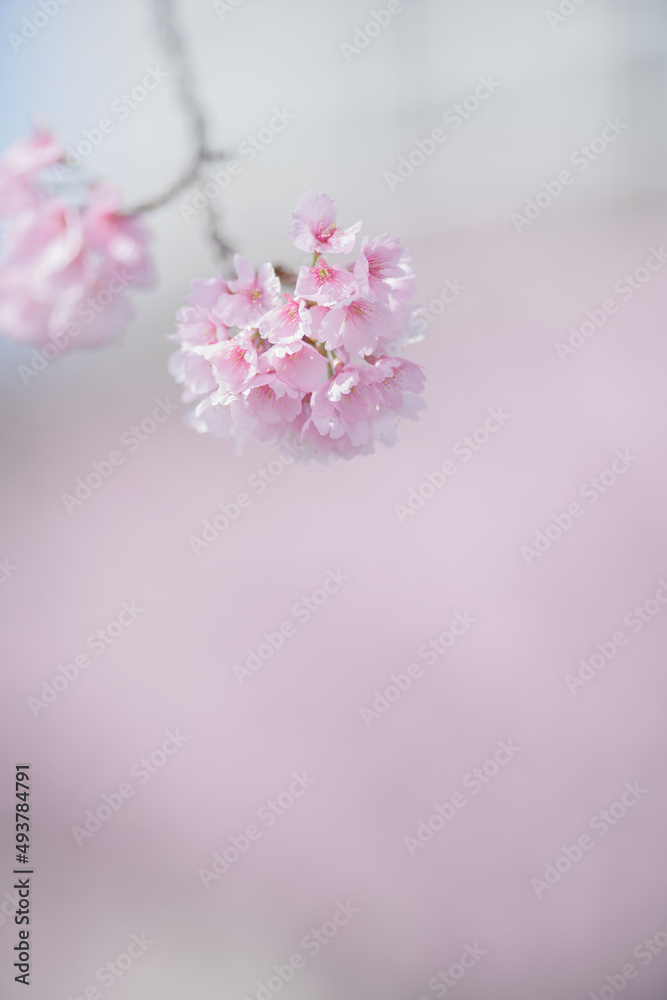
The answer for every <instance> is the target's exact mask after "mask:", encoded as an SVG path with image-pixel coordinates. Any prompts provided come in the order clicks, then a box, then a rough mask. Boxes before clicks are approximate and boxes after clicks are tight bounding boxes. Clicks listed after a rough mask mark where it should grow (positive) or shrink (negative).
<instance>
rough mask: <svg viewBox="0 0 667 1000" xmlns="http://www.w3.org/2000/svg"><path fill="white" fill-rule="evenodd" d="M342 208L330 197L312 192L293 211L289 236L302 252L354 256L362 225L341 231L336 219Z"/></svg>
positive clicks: (300, 199) (301, 199)
mask: <svg viewBox="0 0 667 1000" xmlns="http://www.w3.org/2000/svg"><path fill="white" fill-rule="evenodd" d="M337 216H338V205H337V204H336V202H335V201H334V200H333V198H330V197H329V195H328V194H318V193H317V191H308V192H307V193H306V194H304V195H302V196H301V198H299V201H298V204H297V206H296V208H295V210H294V211H293V212H292V225H291V226H290V230H289V237H290V239H291V240H292V242H293V243H294V245H295V246H296V247H298V248H299V250H304V251H305V252H306V253H314V252H315V251H318V252H323V251H326V250H328V251H329V253H350V251H351V250H352V247H353V246H354V241H355V239H356V235H357V233H358V232H359V230H360V229H361V223H360V222H356V223H355V224H354V225H353V226H350V227H349V228H348V229H341V227H340V226H339V225H338V223H337V221H336V218H337Z"/></svg>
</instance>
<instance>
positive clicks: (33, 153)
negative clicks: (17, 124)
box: [0, 131, 64, 216]
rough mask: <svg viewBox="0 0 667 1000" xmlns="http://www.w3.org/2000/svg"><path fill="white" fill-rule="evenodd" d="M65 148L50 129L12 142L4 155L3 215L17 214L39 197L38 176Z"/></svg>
mask: <svg viewBox="0 0 667 1000" xmlns="http://www.w3.org/2000/svg"><path fill="white" fill-rule="evenodd" d="M63 152H64V150H63V148H62V146H61V144H60V143H59V142H58V141H57V140H56V139H54V138H53V136H52V135H51V134H50V133H49V132H46V131H37V132H35V133H34V135H32V136H30V137H29V138H28V139H20V140H19V141H18V142H15V143H14V145H13V146H10V147H9V149H8V150H7V151H6V152H5V153H4V155H3V156H2V158H0V215H2V216H12V215H15V214H16V213H17V212H19V211H22V210H23V209H24V208H28V207H30V206H31V205H34V204H35V203H36V202H37V201H39V199H40V190H39V188H38V187H37V186H36V184H35V178H36V177H37V175H38V174H39V173H40V172H41V171H42V170H44V169H46V168H47V167H50V166H52V165H53V164H54V163H56V162H57V161H58V160H59V159H60V158H61V157H62V155H63Z"/></svg>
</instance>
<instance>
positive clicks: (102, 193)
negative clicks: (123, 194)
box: [0, 131, 153, 350]
mask: <svg viewBox="0 0 667 1000" xmlns="http://www.w3.org/2000/svg"><path fill="white" fill-rule="evenodd" d="M64 155H65V151H64V149H63V147H62V146H61V145H60V143H59V142H57V141H56V140H55V139H54V138H53V137H52V136H51V135H50V134H49V133H48V132H45V131H37V132H36V133H35V134H34V135H33V136H31V137H30V138H28V139H23V140H20V141H19V142H17V143H15V144H14V145H13V146H11V147H10V149H9V150H7V152H6V153H5V155H4V156H3V157H2V159H0V218H1V219H2V220H3V230H4V232H3V239H2V244H1V245H0V332H1V333H3V334H5V336H7V337H10V338H11V339H13V340H17V341H21V342H23V343H25V344H31V345H35V346H38V347H42V346H44V345H47V344H51V343H52V344H54V345H55V346H54V348H52V350H64V349H65V348H66V347H72V346H74V347H97V346H101V345H103V344H106V343H108V342H109V341H111V340H114V339H116V338H117V337H118V336H119V334H120V332H121V331H122V328H123V326H124V324H125V323H126V322H127V321H128V320H129V318H130V317H131V315H132V310H131V307H130V304H129V300H128V297H127V291H128V289H129V288H131V287H132V286H136V287H148V286H150V285H152V283H153V271H152V266H151V262H150V259H149V256H148V251H147V237H146V233H145V230H144V228H143V226H142V224H141V223H140V222H139V221H138V219H137V218H136V217H132V216H127V215H123V214H122V213H121V211H120V199H119V196H118V194H117V193H116V191H115V190H113V189H112V188H110V187H108V186H107V185H103V184H86V183H84V182H83V181H80V182H75V183H74V184H73V185H71V186H70V187H68V188H65V189H63V185H62V184H61V185H60V187H59V186H58V185H57V184H56V183H55V181H54V180H53V178H52V177H49V170H50V168H54V167H55V166H56V164H58V163H60V162H62V161H63V159H64ZM51 173H54V171H51Z"/></svg>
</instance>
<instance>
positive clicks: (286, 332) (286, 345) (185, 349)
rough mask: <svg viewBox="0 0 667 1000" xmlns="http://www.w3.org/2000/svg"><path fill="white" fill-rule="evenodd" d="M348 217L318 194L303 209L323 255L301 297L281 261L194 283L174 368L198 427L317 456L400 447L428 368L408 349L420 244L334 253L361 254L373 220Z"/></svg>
mask: <svg viewBox="0 0 667 1000" xmlns="http://www.w3.org/2000/svg"><path fill="white" fill-rule="evenodd" d="M337 215H338V206H337V205H336V202H335V201H334V200H333V199H332V198H330V197H329V196H328V195H325V194H318V193H317V192H315V191H310V192H308V193H307V194H305V195H303V197H302V198H301V199H300V201H299V203H298V205H297V207H296V210H295V211H294V212H293V213H292V220H291V227H290V230H289V236H290V238H291V240H292V241H293V243H294V245H295V246H296V247H297V248H298V249H299V250H302V251H303V252H304V253H307V254H309V255H312V259H311V260H310V261H309V262H308V263H306V264H304V265H303V266H302V267H301V268H300V270H299V273H298V275H297V276H296V280H295V282H294V283H293V285H291V286H290V287H291V291H292V293H293V294H290V293H288V292H282V291H281V282H280V279H279V277H278V275H277V274H276V272H275V271H274V268H273V266H272V265H271V264H268V263H267V264H261V265H260V267H259V269H258V270H257V271H255V269H254V268H253V267H252V265H251V264H250V263H249V262H248V261H247V260H246V259H245V258H244V257H241V256H240V255H239V254H236V256H235V257H234V263H235V268H236V274H237V277H236V278H234V279H233V280H230V281H224V280H223V279H222V278H220V277H214V278H209V279H205V280H201V281H194V282H193V283H192V285H191V293H190V295H189V297H188V299H187V301H188V305H187V306H186V307H184V308H183V309H181V310H179V312H178V314H177V317H176V318H177V332H176V334H174V335H173V339H175V340H177V341H178V342H179V349H178V350H177V351H176V352H175V354H173V355H172V357H171V360H170V369H171V372H172V374H173V375H174V377H175V378H176V380H177V381H178V382H179V383H181V384H182V385H183V386H184V401H186V402H192V401H196V406H195V407H194V409H193V410H192V411H191V413H190V417H189V419H190V422H191V424H192V426H193V427H194V428H195V429H196V430H198V431H201V432H207V431H208V432H211V433H213V434H216V435H220V436H225V437H229V436H231V437H233V438H234V441H235V443H236V445H237V446H240V445H242V444H243V443H244V442H245V441H246V440H247V439H248V438H255V439H257V440H260V441H267V442H272V443H278V442H288V443H290V444H292V445H294V446H295V447H297V448H298V450H299V452H300V453H301V454H302V455H303V456H304V457H306V458H308V457H315V458H321V459H324V460H326V459H327V458H328V457H329V456H332V455H333V456H338V457H342V458H350V457H352V456H354V455H356V454H360V453H361V454H367V453H370V452H372V451H373V450H374V447H375V443H376V442H378V441H381V442H383V443H385V444H393V443H394V441H395V439H396V425H397V422H398V419H399V418H400V417H401V416H405V417H410V418H412V419H414V417H415V415H416V413H417V411H418V410H419V409H421V408H422V406H423V402H422V400H421V399H420V398H419V394H420V393H421V392H422V390H423V388H424V376H423V373H422V370H421V368H420V366H419V365H416V364H414V363H413V362H411V361H407V360H405V359H404V358H402V357H401V356H400V354H401V350H402V348H403V346H404V345H405V344H406V343H412V342H414V341H416V340H418V339H420V333H418V330H419V329H420V324H419V319H418V317H417V311H416V310H413V309H411V308H410V306H409V305H408V300H409V299H410V297H411V296H412V294H413V292H414V288H415V280H414V275H413V272H412V269H411V267H410V256H409V253H408V251H407V250H406V249H405V248H404V247H402V246H401V245H400V243H399V241H398V240H397V239H396V238H394V237H393V236H389V235H387V234H384V235H382V236H378V237H376V238H375V239H372V240H371V239H369V238H368V237H365V238H364V240H363V242H362V244H361V249H360V252H359V254H358V256H357V257H356V259H355V260H353V261H352V262H351V263H348V264H342V263H339V262H338V261H336V260H331V259H328V258H330V257H331V255H336V254H339V255H340V254H351V253H352V251H353V250H354V245H355V241H356V236H357V233H358V232H359V230H360V228H361V223H360V222H358V223H356V225H354V226H350V227H348V228H343V227H341V226H340V225H339V224H338V222H337ZM325 255H326V256H325ZM422 325H423V324H422Z"/></svg>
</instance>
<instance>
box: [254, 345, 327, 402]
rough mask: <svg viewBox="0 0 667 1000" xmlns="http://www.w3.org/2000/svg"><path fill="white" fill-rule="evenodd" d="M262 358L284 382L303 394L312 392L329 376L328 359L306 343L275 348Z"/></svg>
mask: <svg viewBox="0 0 667 1000" xmlns="http://www.w3.org/2000/svg"><path fill="white" fill-rule="evenodd" d="M262 357H263V358H266V360H267V361H268V362H270V364H271V367H272V368H273V370H274V371H275V372H276V373H277V374H278V375H279V377H280V378H281V379H282V381H283V382H285V383H286V384H287V385H291V386H293V388H295V389H300V390H301V391H302V392H310V391H311V389H314V388H315V386H316V385H318V383H320V382H321V381H322V380H323V379H325V378H326V375H327V367H328V364H327V359H326V358H325V357H324V356H323V355H322V354H320V352H319V351H317V350H315V348H314V347H311V345H310V344H306V343H305V342H304V341H300V342H299V343H298V344H293V345H290V347H289V348H288V349H281V348H279V347H273V348H271V349H270V350H269V351H267V352H266V354H264V355H262Z"/></svg>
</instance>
